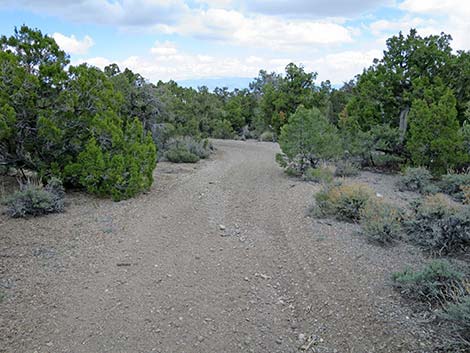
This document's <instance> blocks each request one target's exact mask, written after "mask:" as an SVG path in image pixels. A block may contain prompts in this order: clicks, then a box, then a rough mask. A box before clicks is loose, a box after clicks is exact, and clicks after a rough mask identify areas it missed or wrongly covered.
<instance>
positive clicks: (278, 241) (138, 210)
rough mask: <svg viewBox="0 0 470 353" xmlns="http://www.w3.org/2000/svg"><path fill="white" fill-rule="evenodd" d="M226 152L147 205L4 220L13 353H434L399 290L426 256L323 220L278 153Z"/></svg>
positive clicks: (6, 341) (2, 329) (168, 181)
mask: <svg viewBox="0 0 470 353" xmlns="http://www.w3.org/2000/svg"><path fill="white" fill-rule="evenodd" d="M215 145H216V147H217V154H216V156H215V157H214V158H212V159H211V160H209V161H204V162H201V163H200V164H199V165H198V166H197V167H195V168H194V167H192V166H188V165H183V166H175V165H170V164H165V163H162V164H161V165H159V166H158V167H157V175H156V184H155V186H154V187H153V189H152V190H151V191H150V192H149V193H147V194H146V195H141V196H140V197H138V198H136V199H133V200H128V201H125V202H120V203H112V202H110V201H106V200H98V199H92V198H90V197H89V196H86V195H80V194H76V195H72V196H70V202H71V204H70V206H69V208H68V211H67V213H65V214H61V215H51V216H48V217H45V218H42V219H29V220H26V221H24V220H9V219H7V218H6V217H5V216H1V218H0V226H1V229H2V233H4V234H5V235H2V240H1V241H2V244H1V247H0V261H1V262H0V264H1V268H0V269H1V276H2V282H0V284H2V283H3V284H5V285H4V287H5V288H4V289H3V293H4V296H5V298H4V299H3V300H2V301H1V302H0V309H1V310H2V311H1V314H0V315H1V317H0V337H1V338H0V352H22V353H26V352H31V353H33V352H37V353H41V352H48V353H52V352H60V353H81V352H83V353H94V352H96V353H104V352H113V353H118V352H139V353H150V352H162V353H167V352H168V353H170V352H187V353H190V352H204V353H210V352H271V353H273V352H299V351H309V352H339V353H343V352H357V353H365V352H426V351H428V350H427V348H426V345H427V343H426V341H425V340H421V341H420V338H419V335H418V333H417V331H418V330H419V328H416V325H415V324H414V323H413V322H412V319H410V316H411V313H409V312H407V311H406V309H405V308H403V307H402V306H401V305H400V303H399V301H398V299H397V297H396V294H394V293H393V291H392V290H391V288H390V286H389V285H388V283H387V278H389V274H390V272H391V271H393V270H398V269H400V268H402V267H403V266H404V265H406V264H411V265H413V264H415V263H416V261H417V260H416V259H417V258H418V257H419V256H418V255H417V254H416V253H413V252H412V251H411V250H410V249H408V248H402V247H397V248H394V249H382V248H378V247H374V246H372V245H369V244H367V243H366V242H365V241H364V240H363V239H361V238H359V237H357V236H355V235H354V234H353V233H354V230H355V229H356V227H355V226H354V225H347V224H341V223H336V222H329V221H325V220H314V219H311V218H310V217H308V216H307V209H308V207H309V205H311V203H312V200H313V197H312V196H313V193H314V192H315V190H317V188H318V186H316V185H313V184H309V183H303V182H300V181H296V180H294V179H289V178H288V177H287V176H285V175H284V173H283V172H282V170H281V169H280V168H279V167H278V166H277V165H276V163H275V161H274V155H275V153H276V152H277V151H278V146H277V145H275V144H272V143H257V142H235V141H216V142H215ZM20 255H21V256H20ZM1 288H2V287H0V289H1Z"/></svg>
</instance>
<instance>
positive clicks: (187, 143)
mask: <svg viewBox="0 0 470 353" xmlns="http://www.w3.org/2000/svg"><path fill="white" fill-rule="evenodd" d="M168 149H169V150H172V149H184V150H187V151H188V152H190V153H192V154H194V155H196V156H198V157H199V158H200V159H205V158H208V157H209V156H210V154H211V149H212V145H211V144H210V142H209V140H207V139H205V140H199V139H196V138H194V137H192V136H178V137H175V138H171V139H170V140H169V141H168Z"/></svg>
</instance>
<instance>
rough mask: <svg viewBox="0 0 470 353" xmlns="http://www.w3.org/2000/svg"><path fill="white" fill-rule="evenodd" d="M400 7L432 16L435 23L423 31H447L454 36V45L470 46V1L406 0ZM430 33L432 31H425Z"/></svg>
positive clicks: (465, 48) (455, 46)
mask: <svg viewBox="0 0 470 353" xmlns="http://www.w3.org/2000/svg"><path fill="white" fill-rule="evenodd" d="M399 8H400V9H402V10H404V11H407V12H409V13H413V14H417V15H421V16H431V18H434V19H435V23H434V24H433V25H432V26H430V27H428V28H425V29H424V30H423V31H422V32H426V31H427V32H431V31H432V33H433V34H439V33H440V32H445V33H447V34H451V35H452V37H453V38H454V42H453V45H452V47H453V48H455V49H463V50H468V49H469V48H470V36H469V35H468V33H469V32H470V22H469V21H468V18H469V17H470V1H467V0H426V1H423V0H405V1H404V2H402V3H401V4H400V5H399ZM424 34H430V33H424Z"/></svg>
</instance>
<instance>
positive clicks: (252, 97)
mask: <svg viewBox="0 0 470 353" xmlns="http://www.w3.org/2000/svg"><path fill="white" fill-rule="evenodd" d="M386 44H387V49H386V50H385V51H384V55H383V58H382V59H376V60H375V61H374V62H373V63H371V66H370V67H369V68H367V69H365V70H364V71H363V72H362V73H360V74H358V75H357V76H356V77H355V78H354V79H352V80H351V81H349V82H347V83H344V85H343V86H342V87H341V88H334V87H332V85H331V83H330V82H329V81H324V82H321V83H316V82H315V81H316V78H317V73H315V72H307V71H306V70H305V68H304V67H303V66H302V65H296V64H294V63H290V64H288V65H287V66H286V67H285V72H283V73H276V72H271V73H269V72H267V71H264V70H261V71H260V72H259V75H258V77H256V78H255V79H254V80H253V81H252V82H251V84H250V86H249V88H246V89H235V90H233V91H229V90H228V89H227V88H216V89H215V90H214V91H213V92H211V91H209V89H208V88H207V87H199V88H198V89H194V88H185V87H182V86H180V85H178V84H177V83H176V82H174V81H169V82H162V81H159V82H155V83H150V82H149V81H147V80H146V79H145V78H144V77H142V76H141V75H140V74H138V73H134V72H132V71H131V70H129V69H127V68H120V67H118V65H116V64H111V65H108V66H106V67H105V68H104V70H101V69H99V68H97V67H94V66H90V65H87V64H81V65H78V66H74V65H71V64H70V60H69V56H68V55H67V54H66V53H65V52H64V51H63V50H61V49H60V48H59V46H58V45H57V43H56V42H55V41H54V39H53V38H51V37H49V36H48V35H45V34H43V33H42V32H41V31H40V30H37V29H32V28H29V27H27V26H21V27H20V28H17V29H15V32H14V34H13V35H12V36H2V37H1V38H0V48H1V50H0V174H2V175H8V176H10V177H12V176H15V177H16V178H17V179H18V182H19V183H18V184H19V186H18V188H17V190H16V191H14V192H12V193H10V194H9V195H5V197H4V200H2V203H3V204H4V206H5V207H4V208H5V213H6V214H7V215H8V216H9V217H13V218H22V217H29V216H42V215H46V214H50V213H62V212H64V210H65V205H66V192H67V191H69V190H74V191H77V190H78V191H81V192H86V193H89V194H92V195H95V196H98V197H101V198H111V199H112V200H114V201H121V200H125V199H129V198H132V197H134V196H136V195H138V194H140V193H142V192H144V191H148V190H150V189H151V188H152V185H153V183H154V175H155V168H156V167H157V162H158V163H160V162H171V163H197V162H199V161H200V160H204V159H208V158H210V156H211V154H212V153H213V152H214V150H215V148H214V146H213V142H212V141H213V140H211V139H233V140H241V141H245V140H248V139H252V140H257V141H261V142H265V144H261V143H258V145H263V146H266V145H269V146H274V145H273V144H272V142H277V143H278V144H279V147H280V153H277V154H276V155H275V157H274V153H273V158H275V159H276V162H277V163H278V164H279V166H280V167H281V168H282V169H283V170H284V171H285V173H286V174H287V176H286V175H283V177H284V178H285V179H286V180H296V181H299V182H300V183H302V184H304V185H314V187H315V188H316V189H315V191H316V192H315V194H314V196H313V197H312V203H313V206H312V209H311V212H310V215H311V216H312V217H314V218H316V219H325V218H329V219H331V220H334V221H335V222H338V223H346V224H347V226H349V227H353V226H354V227H357V229H359V231H358V232H357V234H358V235H360V236H362V237H363V239H364V240H365V241H366V242H370V243H372V244H374V245H377V247H381V249H382V248H383V249H393V247H395V246H400V244H406V246H410V247H413V249H417V251H419V253H420V254H422V256H423V257H424V258H425V259H426V261H427V263H426V264H425V265H423V268H421V269H417V268H404V269H403V270H402V271H400V272H396V273H393V274H392V273H390V274H389V276H390V277H391V282H392V284H391V286H392V287H393V288H394V289H395V290H396V293H398V294H399V295H400V296H401V297H402V298H403V300H404V301H405V302H406V303H407V304H409V305H410V307H412V308H413V310H416V311H419V312H427V313H428V316H429V315H431V316H432V317H433V319H432V320H431V321H432V323H433V324H436V327H438V329H439V330H442V332H443V333H442V339H441V340H440V341H439V345H438V346H436V347H437V348H436V349H440V350H443V351H445V350H448V351H459V350H460V351H468V350H469V349H470V336H469V332H470V316H469V315H470V314H469V313H470V299H469V298H470V285H469V283H470V270H469V260H470V258H469V250H470V172H469V170H470V169H469V168H470V120H469V119H470V86H469V85H468V77H470V53H469V52H464V51H459V52H454V51H453V50H452V47H451V37H450V36H449V35H446V34H440V35H430V36H426V37H422V36H420V35H419V34H418V33H417V32H416V31H415V30H411V31H410V32H409V33H408V34H403V33H399V34H398V35H396V36H393V37H391V38H389V39H388V40H387V43H386ZM240 143H243V142H240ZM276 148H277V147H276ZM232 172H233V171H232ZM364 172H369V173H370V172H373V173H379V175H394V177H395V178H394V181H395V183H394V184H391V185H389V187H390V188H391V189H392V190H393V192H397V193H401V194H406V195H411V196H410V197H409V198H408V199H406V202H395V201H396V200H392V198H389V197H387V196H384V195H382V194H380V193H379V192H377V190H376V189H375V188H374V185H370V183H367V181H366V182H364V181H363V180H360V179H361V175H362V174H363V173H364ZM380 173H382V174H380ZM157 182H158V181H157ZM209 182H210V184H211V185H215V182H213V181H212V180H211V181H209ZM296 185H297V184H293V186H292V187H294V186H296ZM201 190H202V189H201ZM2 194H3V193H2ZM204 195H205V194H204V192H202V191H200V190H199V189H198V197H199V198H198V199H199V200H200V199H202V198H203V197H204ZM2 196H3V195H2ZM224 207H225V206H224ZM221 210H223V207H222V208H221ZM220 212H222V211H220ZM165 218H166V216H165ZM219 230H221V231H225V230H226V227H225V226H224V225H219ZM237 231H239V230H238V228H237V229H236V230H235V233H236V232H237ZM237 234H239V233H237ZM224 235H225V233H224ZM371 246H372V245H371ZM374 247H375V246H374ZM377 247H375V248H377ZM221 249H222V248H221ZM211 251H212V250H211ZM390 251H392V250H390ZM129 266H130V265H129ZM258 277H259V276H258ZM261 277H262V278H264V279H266V278H268V276H265V275H262V276H261ZM168 278H170V277H168ZM245 281H248V279H245ZM2 297H3V295H2V292H0V301H1V298H2ZM439 332H441V331H439ZM281 341H282V340H281ZM279 344H281V343H279Z"/></svg>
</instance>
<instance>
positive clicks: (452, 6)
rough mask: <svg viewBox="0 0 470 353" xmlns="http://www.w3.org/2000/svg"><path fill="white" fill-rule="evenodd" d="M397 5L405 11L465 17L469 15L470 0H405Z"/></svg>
mask: <svg viewBox="0 0 470 353" xmlns="http://www.w3.org/2000/svg"><path fill="white" fill-rule="evenodd" d="M399 7H400V8H401V9H402V10H405V11H409V12H415V13H422V14H430V15H439V16H441V15H448V16H451V15H452V16H457V17H467V18H468V17H469V16H470V2H469V1H466V0H426V1H423V0H405V1H403V2H402V3H401V4H400V5H399Z"/></svg>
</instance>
